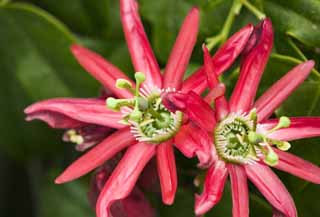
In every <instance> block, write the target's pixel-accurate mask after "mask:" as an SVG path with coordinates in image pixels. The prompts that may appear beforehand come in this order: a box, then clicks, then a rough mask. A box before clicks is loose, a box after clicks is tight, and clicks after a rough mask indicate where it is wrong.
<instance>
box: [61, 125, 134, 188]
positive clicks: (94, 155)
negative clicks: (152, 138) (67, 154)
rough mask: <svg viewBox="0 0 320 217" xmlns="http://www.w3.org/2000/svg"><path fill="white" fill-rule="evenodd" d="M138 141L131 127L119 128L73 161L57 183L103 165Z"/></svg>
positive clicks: (70, 179)
mask: <svg viewBox="0 0 320 217" xmlns="http://www.w3.org/2000/svg"><path fill="white" fill-rule="evenodd" d="M135 142H136V140H135V138H134V137H133V136H132V134H131V132H130V129H129V128H125V129H122V130H118V131H116V132H115V133H113V134H112V135H110V136H109V137H107V138H106V139H105V140H103V141H102V142H101V143H100V144H98V145H96V146H95V147H94V148H92V149H91V150H89V151H88V152H87V153H85V154H84V155H82V156H81V157H80V158H78V159H77V160H76V161H75V162H73V163H72V164H71V165H70V166H69V167H68V168H67V169H66V170H65V171H64V172H63V173H62V174H61V175H60V176H59V177H58V178H56V180H55V183H57V184H61V183H65V182H69V181H72V180H74V179H77V178H79V177H81V176H83V175H85V174H87V173H88V172H90V171H91V170H93V169H95V168H97V167H98V166H101V165H102V164H103V163H104V162H105V161H107V160H108V159H110V158H111V157H113V156H114V155H115V154H116V153H118V152H119V151H121V150H122V149H124V148H126V147H127V146H129V145H132V144H134V143H135Z"/></svg>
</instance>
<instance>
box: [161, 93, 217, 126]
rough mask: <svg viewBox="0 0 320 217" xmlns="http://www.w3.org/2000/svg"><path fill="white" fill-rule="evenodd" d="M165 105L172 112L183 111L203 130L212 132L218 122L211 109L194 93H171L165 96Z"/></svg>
mask: <svg viewBox="0 0 320 217" xmlns="http://www.w3.org/2000/svg"><path fill="white" fill-rule="evenodd" d="M162 99H163V104H164V105H165V106H166V107H167V108H168V109H169V110H171V111H174V112H175V111H177V110H179V111H182V112H183V113H185V114H186V115H187V116H188V117H189V118H190V120H192V121H194V122H195V123H197V124H198V125H199V126H200V127H201V128H202V129H205V130H207V131H212V130H213V129H214V127H215V124H216V120H215V117H214V112H213V110H212V109H211V107H210V106H209V105H208V104H207V103H206V102H205V101H203V100H202V99H201V97H200V96H199V95H197V94H195V93H194V92H192V91H190V92H189V93H187V94H185V93H180V92H170V93H167V94H165V95H164V96H163V98H162Z"/></svg>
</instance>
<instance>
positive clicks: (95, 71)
mask: <svg viewBox="0 0 320 217" xmlns="http://www.w3.org/2000/svg"><path fill="white" fill-rule="evenodd" d="M71 51H72V53H73V55H74V56H75V58H76V59H77V60H78V62H79V63H80V64H81V65H82V67H83V68H85V69H86V70H87V71H88V72H89V73H90V74H91V75H92V76H93V77H94V78H95V79H97V80H98V81H99V82H100V83H101V84H102V85H103V86H104V87H105V88H107V89H109V90H110V91H111V92H112V93H114V94H115V95H116V96H117V97H119V98H131V97H132V93H130V92H129V91H127V90H124V89H119V88H116V86H115V84H116V80H117V79H119V78H123V79H126V80H129V81H131V80H130V78H128V77H127V76H126V75H125V73H123V72H122V71H121V70H120V69H118V68H117V67H116V66H114V65H112V64H111V63H110V62H108V61H107V60H105V59H104V58H103V57H101V56H100V55H98V54H96V53H94V52H93V51H90V50H88V49H86V48H84V47H81V46H80V45H76V44H75V45H72V47H71ZM131 83H132V84H133V85H134V83H133V82H132V81H131Z"/></svg>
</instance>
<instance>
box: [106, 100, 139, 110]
mask: <svg viewBox="0 0 320 217" xmlns="http://www.w3.org/2000/svg"><path fill="white" fill-rule="evenodd" d="M106 104H107V107H108V108H110V109H112V110H114V111H119V110H120V108H121V107H122V106H133V105H134V100H133V99H115V98H113V97H108V98H107V101H106Z"/></svg>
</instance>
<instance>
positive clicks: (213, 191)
mask: <svg viewBox="0 0 320 217" xmlns="http://www.w3.org/2000/svg"><path fill="white" fill-rule="evenodd" d="M227 177H228V170H227V168H226V165H225V163H224V162H223V161H217V162H216V164H215V165H214V166H212V167H211V168H210V169H209V170H208V172H207V176H206V179H205V183H204V189H203V193H202V194H201V195H196V202H195V213H196V215H203V214H204V213H206V212H208V211H209V210H210V209H211V208H212V207H213V206H215V205H216V204H217V203H218V202H219V201H220V199H221V197H222V193H223V189H224V184H225V182H226V179H227Z"/></svg>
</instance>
